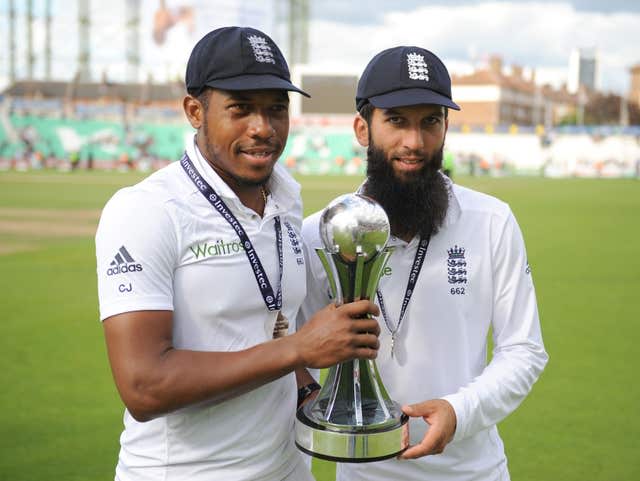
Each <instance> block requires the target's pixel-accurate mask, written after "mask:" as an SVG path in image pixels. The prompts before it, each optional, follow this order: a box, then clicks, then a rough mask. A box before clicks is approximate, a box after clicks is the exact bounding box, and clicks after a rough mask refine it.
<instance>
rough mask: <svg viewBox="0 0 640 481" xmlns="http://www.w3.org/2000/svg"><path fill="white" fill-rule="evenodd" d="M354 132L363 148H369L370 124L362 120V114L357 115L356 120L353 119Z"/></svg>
mask: <svg viewBox="0 0 640 481" xmlns="http://www.w3.org/2000/svg"><path fill="white" fill-rule="evenodd" d="M353 131H354V132H355V134H356V139H357V140H358V143H359V144H360V145H362V146H363V147H368V146H369V124H367V121H366V120H365V119H363V118H362V116H361V115H360V114H356V117H355V119H353Z"/></svg>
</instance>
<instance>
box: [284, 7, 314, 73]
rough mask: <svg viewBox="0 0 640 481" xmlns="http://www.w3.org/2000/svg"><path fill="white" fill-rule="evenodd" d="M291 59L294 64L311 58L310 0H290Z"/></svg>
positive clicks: (302, 62)
mask: <svg viewBox="0 0 640 481" xmlns="http://www.w3.org/2000/svg"><path fill="white" fill-rule="evenodd" d="M289 59H290V62H291V64H292V65H296V64H305V63H307V61H308V60H309V0H289Z"/></svg>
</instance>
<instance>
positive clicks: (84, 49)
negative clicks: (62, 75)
mask: <svg viewBox="0 0 640 481" xmlns="http://www.w3.org/2000/svg"><path fill="white" fill-rule="evenodd" d="M89 28H90V16H89V0H78V74H79V78H78V80H80V82H88V81H89V80H91V70H90V67H89V61H90V59H91V45H90V35H89V33H90V32H89Z"/></svg>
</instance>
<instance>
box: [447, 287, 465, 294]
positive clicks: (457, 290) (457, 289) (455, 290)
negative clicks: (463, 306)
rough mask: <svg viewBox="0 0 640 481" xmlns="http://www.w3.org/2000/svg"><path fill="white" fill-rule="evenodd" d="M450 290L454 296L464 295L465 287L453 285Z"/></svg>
mask: <svg viewBox="0 0 640 481" xmlns="http://www.w3.org/2000/svg"><path fill="white" fill-rule="evenodd" d="M450 292H451V295H452V296H455V295H456V294H457V295H464V287H452V288H451V291H450Z"/></svg>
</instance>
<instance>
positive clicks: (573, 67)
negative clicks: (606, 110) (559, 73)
mask: <svg viewBox="0 0 640 481" xmlns="http://www.w3.org/2000/svg"><path fill="white" fill-rule="evenodd" d="M598 57H599V56H598V50H597V49H595V48H575V49H573V51H572V52H571V55H570V56H569V78H568V81H567V90H568V91H569V93H572V94H575V93H577V92H578V90H580V87H585V88H586V89H588V90H600V86H601V83H600V68H599V63H600V61H599V58H598Z"/></svg>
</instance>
